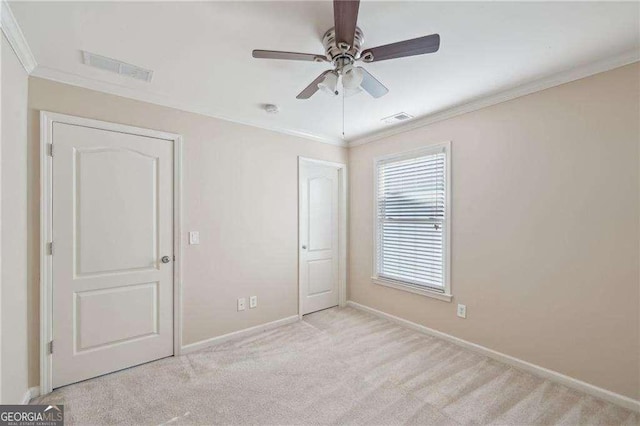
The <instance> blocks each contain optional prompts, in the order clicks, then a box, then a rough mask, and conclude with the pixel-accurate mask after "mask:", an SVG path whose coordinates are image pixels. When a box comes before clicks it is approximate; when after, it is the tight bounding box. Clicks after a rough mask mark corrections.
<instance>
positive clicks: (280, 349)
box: [32, 308, 640, 425]
mask: <svg viewBox="0 0 640 426" xmlns="http://www.w3.org/2000/svg"><path fill="white" fill-rule="evenodd" d="M32 403H47V404H49V403H50V404H64V405H65V415H66V420H67V424H91V425H94V424H161V423H168V424H198V425H205V424H233V425H245V424H265V425H275V424H278V425H281V424H363V425H391V424H422V425H431V424H434V425H456V424H501V425H525V424H563V425H569V424H573V425H586V424H589V425H591V424H603V425H637V424H639V423H640V416H639V415H638V414H634V413H632V412H630V411H628V410H625V409H623V408H620V407H618V406H615V405H613V404H609V403H607V402H604V401H601V400H598V399H595V398H592V397H590V396H587V395H585V394H582V393H579V392H576V391H573V390H570V389H568V388H566V387H564V386H560V385H557V384H553V383H550V382H549V381H546V380H543V379H540V378H537V377H534V376H532V375H530V374H527V373H524V372H522V371H519V370H516V369H514V368H511V367H509V366H507V365H505V364H502V363H500V362H497V361H494V360H492V359H489V358H486V357H484V356H481V355H478V354H475V353H473V352H470V351H468V350H465V349H462V348H460V347H458V346H455V345H453V344H451V343H448V342H446V341H443V340H440V339H437V338H433V337H429V336H426V335H423V334H420V333H418V332H415V331H413V330H410V329H407V328H404V327H401V326H399V325H396V324H394V323H392V322H389V321H387V320H384V319H380V318H377V317H374V316H372V315H370V314H368V313H364V312H360V311H357V310H355V309H353V308H344V309H337V308H334V309H329V310H326V311H321V312H317V313H314V314H311V315H307V316H305V317H304V320H303V321H300V322H297V323H294V324H291V325H287V326H283V327H280V328H278V329H275V330H271V331H267V332H264V333H260V334H257V335H253V336H250V337H246V338H241V339H238V340H235V341H231V342H227V343H224V344H220V345H218V346H215V347H212V348H210V349H207V350H202V351H199V352H196V353H193V354H190V355H186V356H181V357H175V358H166V359H163V360H160V361H156V362H152V363H149V364H145V365H142V366H138V367H134V368H130V369H128V370H124V371H120V372H117V373H113V374H109V375H106V376H102V377H98V378H96V379H92V380H88V381H85V382H82V383H77V384H74V385H70V386H66V387H64V388H60V389H57V390H55V391H54V392H53V393H51V394H49V395H47V396H46V397H42V398H38V399H36V400H34V401H32Z"/></svg>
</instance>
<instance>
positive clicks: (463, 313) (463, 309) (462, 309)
mask: <svg viewBox="0 0 640 426" xmlns="http://www.w3.org/2000/svg"><path fill="white" fill-rule="evenodd" d="M458 316H459V317H460V318H466V317H467V305H460V304H458Z"/></svg>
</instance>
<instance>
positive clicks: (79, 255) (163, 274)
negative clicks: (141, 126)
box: [52, 123, 173, 388]
mask: <svg viewBox="0 0 640 426" xmlns="http://www.w3.org/2000/svg"><path fill="white" fill-rule="evenodd" d="M53 144H54V147H55V149H54V152H55V155H54V157H53V197H52V198H53V222H52V223H53V242H54V247H55V251H54V255H53V258H52V262H53V268H52V269H53V340H54V348H55V349H54V353H53V387H54V388H55V387H59V386H63V385H66V384H69V383H73V382H77V381H80V380H85V379H88V378H91V377H95V376H98V375H101V374H105V373H109V372H112V371H115V370H119V369H123V368H127V367H130V366H133V365H136V364H140V363H143V362H148V361H151V360H154V359H158V358H162V357H165V356H170V355H172V354H173V263H172V262H169V263H162V262H161V261H160V259H161V257H162V256H169V259H172V258H173V142H172V141H168V140H163V139H155V138H150V137H145V136H138V135H132V134H126V133H120V132H114V131H108V130H100V129H94V128H89V127H83V126H77V125H70V124H63V123H54V124H53Z"/></svg>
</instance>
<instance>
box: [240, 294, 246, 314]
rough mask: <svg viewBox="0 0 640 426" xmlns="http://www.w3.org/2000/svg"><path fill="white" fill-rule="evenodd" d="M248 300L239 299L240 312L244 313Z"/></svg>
mask: <svg viewBox="0 0 640 426" xmlns="http://www.w3.org/2000/svg"><path fill="white" fill-rule="evenodd" d="M246 303H247V300H246V299H245V298H244V297H241V298H239V299H238V311H244V309H245V307H246Z"/></svg>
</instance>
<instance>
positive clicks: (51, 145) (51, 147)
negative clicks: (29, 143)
mask: <svg viewBox="0 0 640 426" xmlns="http://www.w3.org/2000/svg"><path fill="white" fill-rule="evenodd" d="M47 149H48V150H49V157H53V144H52V143H50V144H48V147H47Z"/></svg>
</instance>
